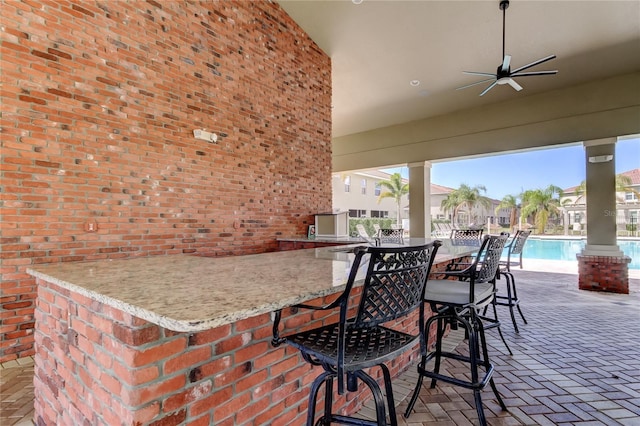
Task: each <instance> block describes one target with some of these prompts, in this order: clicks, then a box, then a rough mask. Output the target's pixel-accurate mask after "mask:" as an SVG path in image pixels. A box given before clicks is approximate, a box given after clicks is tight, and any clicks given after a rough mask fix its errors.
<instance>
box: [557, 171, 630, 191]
mask: <svg viewBox="0 0 640 426" xmlns="http://www.w3.org/2000/svg"><path fill="white" fill-rule="evenodd" d="M618 174H620V175H623V176H628V177H629V178H630V179H631V185H632V186H636V185H640V169H633V170H628V171H626V172H622V173H618ZM577 189H578V185H576V186H570V187H569V188H565V189H563V190H562V192H564V193H568V194H570V193H573V192H576V190H577Z"/></svg>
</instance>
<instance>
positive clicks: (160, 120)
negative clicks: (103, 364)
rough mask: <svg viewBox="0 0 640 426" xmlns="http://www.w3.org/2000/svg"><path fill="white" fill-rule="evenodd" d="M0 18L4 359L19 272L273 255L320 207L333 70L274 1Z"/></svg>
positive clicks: (80, 6) (20, 346)
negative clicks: (67, 265)
mask: <svg viewBox="0 0 640 426" xmlns="http://www.w3.org/2000/svg"><path fill="white" fill-rule="evenodd" d="M0 13H1V14H2V15H1V18H2V33H1V36H2V45H1V52H0V53H1V55H2V83H3V89H2V99H1V102H2V153H1V155H2V159H1V163H0V166H1V168H2V169H1V171H0V173H1V175H0V176H1V183H0V185H1V191H2V197H3V205H2V221H1V226H2V241H1V243H2V248H1V250H2V251H1V256H2V269H1V272H2V296H1V300H0V303H1V310H0V315H1V318H2V319H1V321H2V324H1V326H0V332H1V333H2V337H1V341H0V361H6V360H9V359H13V358H17V357H21V356H25V355H30V354H32V353H33V334H32V333H33V321H34V320H33V310H34V303H35V295H36V287H35V282H34V280H33V279H32V278H31V277H29V276H28V275H26V274H25V269H26V267H28V266H29V265H32V264H37V263H49V262H71V261H83V260H90V259H97V258H123V257H129V256H151V255H164V254H173V253H196V252H198V253H210V254H214V255H236V254H246V253H255V252H263V251H269V250H275V249H276V247H277V244H276V238H277V237H278V236H282V235H283V236H290V235H306V232H307V225H308V224H312V223H313V216H312V215H313V214H314V213H317V212H319V211H327V210H330V208H331V182H330V179H331V176H330V169H331V148H330V136H331V135H330V133H331V115H330V114H331V112H330V103H331V82H330V78H331V69H330V61H329V58H328V57H327V56H326V55H325V54H324V53H323V52H321V51H320V50H319V49H318V47H317V46H316V45H315V44H314V43H313V42H312V41H311V40H310V39H309V38H308V37H307V36H306V35H305V34H304V33H303V32H302V30H300V29H299V28H298V27H297V26H296V24H295V23H294V22H293V21H292V20H291V19H290V18H289V17H288V16H287V15H286V14H285V13H284V12H283V11H282V10H281V9H280V7H279V6H278V5H277V4H275V3H271V2H262V1H251V2H249V1H238V2H217V1H203V2H199V1H194V2H184V1H159V0H158V1H153V0H149V1H106V0H104V1H56V2H53V1H37V0H28V1H27V0H23V1H18V0H16V1H3V3H2V7H0ZM200 128H205V129H207V130H209V131H213V132H215V133H217V134H218V135H219V139H218V142H217V143H209V142H206V141H202V140H196V139H194V137H193V130H194V129H200ZM88 224H95V226H96V227H97V231H96V232H87V229H88V228H89V227H88V226H87V225H88Z"/></svg>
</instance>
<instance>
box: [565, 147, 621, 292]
mask: <svg viewBox="0 0 640 426" xmlns="http://www.w3.org/2000/svg"><path fill="white" fill-rule="evenodd" d="M615 143H616V139H615V138H608V139H599V140H593V141H585V142H584V146H585V160H586V165H587V167H586V175H587V176H586V177H587V179H586V184H587V244H586V246H585V248H584V250H583V251H582V252H581V253H580V254H578V255H577V258H578V287H579V288H580V289H581V290H596V291H609V292H614V293H625V294H628V293H629V269H628V266H629V262H630V261H631V259H630V258H629V257H627V256H625V255H624V253H623V252H622V251H621V250H620V248H619V247H618V245H617V243H616V184H615Z"/></svg>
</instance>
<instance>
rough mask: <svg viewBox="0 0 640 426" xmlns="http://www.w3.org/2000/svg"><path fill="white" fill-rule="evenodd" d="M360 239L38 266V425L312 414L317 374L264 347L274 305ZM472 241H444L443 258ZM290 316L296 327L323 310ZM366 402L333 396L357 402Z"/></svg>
mask: <svg viewBox="0 0 640 426" xmlns="http://www.w3.org/2000/svg"><path fill="white" fill-rule="evenodd" d="M425 241H428V240H424V239H411V240H407V241H406V242H405V244H412V245H415V244H421V243H424V242H425ZM353 246H355V245H350V246H340V247H323V248H315V249H306V250H292V251H282V252H273V253H264V254H257V255H247V256H236V257H204V256H196V255H175V256H158V257H147V258H132V259H126V260H124V259H123V260H100V261H92V262H78V263H59V264H50V265H38V266H34V267H31V268H29V269H28V271H27V272H28V273H29V274H31V275H33V276H35V277H36V278H37V282H38V303H37V308H36V325H35V340H36V355H35V384H36V402H35V408H36V419H35V421H36V423H37V424H40V423H42V424H92V425H98V424H104V425H113V424H127V425H133V424H137V425H146V424H149V425H151V424H163V425H171V424H229V425H231V424H238V425H240V424H277V423H287V424H303V423H304V419H305V413H306V404H307V402H306V396H307V395H308V389H307V387H308V384H309V383H310V382H311V381H312V380H313V378H314V377H315V374H317V373H318V372H317V371H315V370H312V369H311V368H310V367H309V366H308V365H307V364H306V363H304V362H302V361H301V360H300V359H299V358H298V354H297V352H296V351H291V350H290V349H287V348H273V347H272V346H271V345H270V344H269V341H270V338H271V317H272V312H274V311H276V310H279V309H282V308H286V307H288V306H291V305H293V304H296V303H300V302H310V303H317V304H320V303H323V302H325V298H327V297H328V298H331V297H332V295H334V294H335V293H338V292H340V291H341V290H342V289H343V288H344V285H345V283H346V280H347V276H348V273H349V270H350V266H351V262H352V259H353V255H352V254H350V253H349V252H348V250H350V249H351V248H352V247H353ZM474 249H475V248H474V247H468V246H453V245H451V244H450V242H447V241H446V240H445V241H444V243H443V246H442V247H441V248H440V250H439V252H438V256H437V258H436V261H435V263H434V268H437V265H436V264H445V263H447V262H448V261H449V260H451V259H454V258H459V257H463V256H465V255H468V254H469V253H471V252H472V251H473V250H474ZM365 268H366V262H365V263H364V265H363V266H362V267H361V271H360V274H361V277H364V274H365ZM289 314H290V315H289V316H288V320H287V322H286V323H285V326H288V327H289V326H290V327H295V326H297V325H301V324H308V323H310V322H311V321H322V318H315V317H313V318H312V317H310V316H308V314H307V316H304V315H302V314H299V315H296V314H295V312H289ZM414 358H415V354H412V355H410V356H409V357H408V358H407V359H404V360H402V361H400V362H398V365H396V366H395V370H394V371H395V372H396V373H399V372H401V370H402V369H406V367H407V366H408V365H409V364H410V363H411V362H413V360H414ZM366 397H367V396H366V395H365V396H363V398H360V400H361V401H364V399H365V398H366ZM354 399H355V400H356V401H355V402H354ZM357 400H358V398H350V400H349V401H347V400H346V399H344V397H342V398H341V399H340V398H339V399H338V400H337V401H336V403H338V404H343V406H344V410H345V412H353V410H356V409H358V408H359V407H360V405H361V401H357Z"/></svg>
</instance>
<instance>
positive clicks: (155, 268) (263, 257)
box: [27, 240, 473, 332]
mask: <svg viewBox="0 0 640 426" xmlns="http://www.w3.org/2000/svg"><path fill="white" fill-rule="evenodd" d="M422 241H424V240H422ZM410 242H411V244H414V243H418V242H417V241H415V240H411V241H410ZM472 249H473V248H471V247H451V245H450V244H449V245H447V244H446V242H445V244H443V246H442V247H441V248H440V250H439V251H438V256H437V258H436V262H445V261H448V260H450V259H452V258H455V257H458V256H460V255H463V254H468V253H469V252H470V251H471V250H472ZM352 261H353V255H352V254H351V253H348V252H347V251H346V250H345V248H343V247H341V248H336V247H324V248H316V249H305V250H291V251H282V252H273V253H263V254H255V255H247V256H231V257H203V256H196V255H186V254H185V255H171V256H153V257H144V258H131V259H117V260H99V261H91V262H69V263H56V264H47V265H34V266H32V267H30V268H28V269H27V273H29V274H31V275H33V276H35V277H36V278H40V279H43V280H45V281H47V282H51V283H53V284H57V285H59V286H61V287H63V288H66V289H69V290H71V291H75V292H78V293H80V294H82V295H84V296H86V297H89V298H91V299H94V300H97V301H99V302H102V303H105V304H107V305H109V306H113V307H115V308H118V309H120V310H122V311H124V312H127V313H129V314H132V315H135V316H137V317H140V318H142V319H145V320H147V321H149V322H152V323H154V324H158V325H160V326H162V327H165V328H167V329H170V330H174V331H179V332H192V331H202V330H207V329H210V328H214V327H218V326H221V325H224V324H229V323H232V322H235V321H239V320H241V319H245V318H249V317H252V316H255V315H259V314H264V313H267V312H273V311H275V310H278V309H281V308H284V307H287V306H291V305H294V304H296V303H301V302H304V301H308V300H311V299H314V298H317V297H320V296H325V295H328V294H332V293H336V292H338V291H340V290H342V289H343V288H344V285H345V284H346V282H347V278H348V274H349V271H350V268H351V263H352ZM365 268H366V262H363V264H362V265H361V267H360V273H359V278H360V279H362V278H364V276H365V273H366V271H365Z"/></svg>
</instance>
